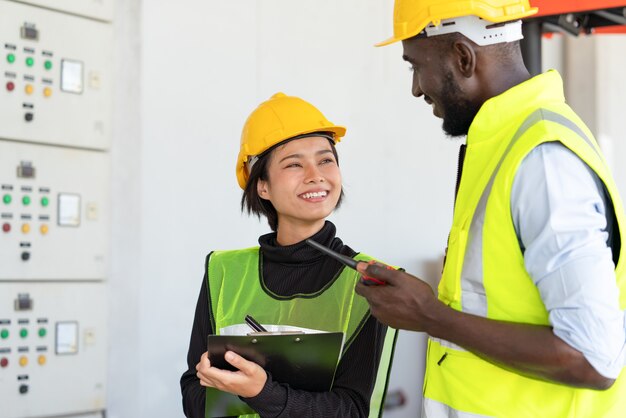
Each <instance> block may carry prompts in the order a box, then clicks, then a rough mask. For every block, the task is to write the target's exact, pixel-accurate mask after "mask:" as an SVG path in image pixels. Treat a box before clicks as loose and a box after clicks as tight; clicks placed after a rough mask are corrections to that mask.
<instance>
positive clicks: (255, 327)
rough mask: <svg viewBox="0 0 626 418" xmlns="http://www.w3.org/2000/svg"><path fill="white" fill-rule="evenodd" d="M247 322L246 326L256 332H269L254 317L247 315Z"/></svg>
mask: <svg viewBox="0 0 626 418" xmlns="http://www.w3.org/2000/svg"><path fill="white" fill-rule="evenodd" d="M245 321H246V324H248V326H249V327H250V328H252V329H253V330H254V331H255V332H267V330H266V329H265V328H263V325H261V324H259V323H258V322H257V321H256V320H255V319H254V318H253V317H251V316H250V315H246V317H245Z"/></svg>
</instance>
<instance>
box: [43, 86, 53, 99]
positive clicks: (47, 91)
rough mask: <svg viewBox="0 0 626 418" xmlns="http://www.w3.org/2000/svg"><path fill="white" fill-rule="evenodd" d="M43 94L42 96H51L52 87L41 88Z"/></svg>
mask: <svg viewBox="0 0 626 418" xmlns="http://www.w3.org/2000/svg"><path fill="white" fill-rule="evenodd" d="M43 95H44V97H50V96H52V89H51V88H50V87H46V88H44V89H43Z"/></svg>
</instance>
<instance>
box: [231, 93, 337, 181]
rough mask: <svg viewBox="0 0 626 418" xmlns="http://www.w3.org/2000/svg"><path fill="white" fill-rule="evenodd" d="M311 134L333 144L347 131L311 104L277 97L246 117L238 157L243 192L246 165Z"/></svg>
mask: <svg viewBox="0 0 626 418" xmlns="http://www.w3.org/2000/svg"><path fill="white" fill-rule="evenodd" d="M313 132H330V133H332V135H333V138H334V141H335V143H337V142H339V141H340V140H341V138H342V137H343V136H344V135H345V134H346V128H345V127H343V126H337V125H334V124H333V123H331V122H330V121H329V120H328V119H326V117H325V116H324V115H323V114H322V112H320V111H319V110H318V109H317V108H316V107H315V106H313V105H312V104H311V103H309V102H306V101H304V100H302V99H301V98H299V97H295V96H287V95H286V94H284V93H276V94H274V95H273V96H272V97H270V99H269V100H267V101H265V102H263V103H261V104H260V105H259V106H258V107H257V108H256V109H255V110H254V111H253V112H252V113H251V114H250V116H248V119H247V120H246V123H245V125H244V127H243V131H242V132H241V147H240V149H239V155H238V156H237V168H236V170H237V182H238V183H239V187H241V188H242V189H245V188H246V183H247V181H248V174H249V173H248V168H247V167H246V164H247V162H248V159H249V158H250V157H255V156H257V155H259V154H262V153H263V152H264V151H267V150H268V149H269V148H271V147H273V146H274V145H276V144H279V143H281V142H283V141H285V140H287V139H289V138H293V137H295V136H298V135H304V134H309V133H313Z"/></svg>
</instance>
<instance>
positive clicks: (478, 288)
mask: <svg viewBox="0 0 626 418" xmlns="http://www.w3.org/2000/svg"><path fill="white" fill-rule="evenodd" d="M560 112H562V113H563V114H561V113H560ZM568 114H572V115H573V112H571V109H569V108H568V107H566V106H565V105H562V106H558V105H555V108H554V110H553V109H552V108H550V109H546V108H544V109H539V110H537V111H535V112H533V113H532V114H531V115H530V116H528V117H527V118H526V119H525V120H524V121H523V123H521V124H520V125H519V127H518V129H517V130H516V131H515V133H513V134H512V135H511V136H509V138H511V139H510V140H508V141H509V143H508V144H503V146H504V147H505V150H504V151H503V152H502V151H500V152H501V154H495V153H496V152H497V151H496V148H494V147H492V148H491V149H489V148H488V149H487V150H488V151H491V152H492V154H490V155H491V156H492V158H498V161H497V162H495V161H494V162H493V163H495V164H494V165H489V166H490V167H494V168H493V169H491V171H490V172H487V173H485V174H486V175H487V176H488V177H487V178H486V180H485V181H486V183H481V184H484V186H483V188H482V190H477V193H479V195H478V196H479V197H476V198H475V200H473V201H474V202H476V203H475V207H474V208H473V209H472V208H471V202H470V205H467V203H468V201H469V200H466V201H464V202H463V203H464V204H466V206H463V205H462V204H460V206H459V207H461V208H463V210H464V211H465V212H463V213H459V214H456V213H455V217H456V216H457V215H458V218H455V223H454V224H453V227H452V231H451V234H450V245H449V250H448V258H447V261H446V264H448V263H458V264H459V265H457V266H452V265H450V266H446V269H444V275H443V278H442V282H441V283H440V293H439V294H440V298H441V299H442V300H443V301H444V302H445V303H447V304H449V305H450V306H451V307H453V308H454V309H457V310H461V311H463V312H468V313H472V314H476V315H480V316H483V317H487V318H491V319H498V320H506V321H512V322H520V323H531V324H540V325H549V320H548V313H547V312H546V310H545V307H544V305H543V302H542V301H541V298H540V295H539V293H538V290H537V289H536V286H534V284H533V283H532V279H531V278H530V277H529V276H528V273H527V272H526V270H525V267H524V264H523V254H522V253H521V249H520V248H519V242H518V239H517V235H516V233H515V229H514V227H513V222H512V219H511V215H510V214H511V212H510V189H511V187H512V184H513V180H514V176H515V173H516V170H517V168H518V167H519V164H520V163H521V161H522V160H523V158H524V157H525V156H526V155H527V154H528V153H529V152H530V151H531V150H532V149H534V148H535V147H536V146H537V145H539V144H541V143H544V142H549V141H555V140H558V141H560V142H562V143H563V144H564V145H565V146H566V147H567V148H569V149H570V150H572V151H573V152H574V153H576V154H577V155H578V156H579V157H580V158H581V159H582V160H583V161H584V162H585V163H586V164H587V165H588V166H589V167H590V168H591V169H592V170H593V171H594V172H595V173H596V174H597V175H598V176H599V178H600V179H601V181H602V182H603V183H604V185H605V187H606V189H607V191H608V192H609V194H610V199H611V202H612V204H613V207H614V209H615V216H616V219H617V224H618V227H619V231H620V236H624V234H623V233H621V231H624V230H625V229H624V219H623V216H624V215H623V207H622V203H621V199H620V198H619V195H618V194H617V188H616V186H615V184H614V182H613V179H612V177H611V175H610V173H609V172H608V168H607V167H606V164H605V162H604V160H603V158H602V156H601V155H600V153H599V148H598V147H597V145H596V144H595V142H594V141H593V140H592V139H591V138H590V137H589V136H588V135H586V134H585V132H584V130H582V129H581V128H580V127H579V126H578V125H577V124H576V123H575V122H574V121H573V120H570V119H568V117H567V116H566V115H568ZM483 151H485V150H484V149H483ZM498 156H499V157H498ZM485 158H489V155H488V156H487V157H485ZM480 161H481V162H482V163H483V164H485V160H484V159H483V160H480ZM490 164H491V163H490ZM474 167H475V168H474V170H478V168H477V167H476V166H474ZM464 174H465V173H464ZM470 178H474V179H475V178H478V177H470ZM469 196H470V197H471V195H469ZM465 228H467V229H465ZM483 251H485V252H486V254H488V257H485V256H484V254H483ZM451 254H452V256H451ZM625 258H626V257H624V246H623V245H622V248H621V251H620V256H619V262H618V265H617V266H616V270H615V274H616V280H617V284H618V287H619V288H620V304H621V305H620V306H621V308H622V309H624V308H626V298H625V297H624V296H625V293H626V281H625V280H624V259H625ZM461 272H462V274H461ZM424 396H425V398H427V400H426V401H425V404H424V411H425V413H426V412H427V413H429V414H430V415H427V416H428V417H431V416H435V417H439V416H443V417H475V416H476V417H485V416H494V417H512V418H522V417H524V418H525V417H542V418H543V417H556V418H573V417H576V418H583V417H584V418H587V417H598V418H600V417H602V418H605V417H616V418H617V417H620V418H623V417H624V416H626V372H624V371H622V374H621V375H620V377H619V378H618V379H617V380H616V382H615V384H614V385H613V386H612V387H611V389H609V390H606V391H593V390H587V389H575V388H572V387H569V386H565V385H560V384H556V383H548V382H544V381H539V380H535V379H531V378H527V377H524V376H521V375H519V374H517V373H513V372H510V371H507V370H505V369H502V368H500V367H498V366H495V365H493V364H491V363H489V362H487V361H485V360H483V359H481V358H479V357H478V356H476V355H474V354H472V353H470V352H468V351H466V350H464V349H462V348H461V347H458V346H455V345H454V344H452V343H449V342H447V341H442V340H436V339H433V338H431V339H430V340H429V344H428V355H427V371H426V378H425V383H424ZM442 405H443V407H441V406H442Z"/></svg>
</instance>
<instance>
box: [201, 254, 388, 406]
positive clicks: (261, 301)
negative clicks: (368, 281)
mask: <svg viewBox="0 0 626 418" xmlns="http://www.w3.org/2000/svg"><path fill="white" fill-rule="evenodd" d="M354 258H355V259H356V260H359V261H369V260H371V258H370V257H368V256H366V255H362V254H359V255H357V256H355V257H354ZM262 270H263V266H262V263H261V259H260V258H259V247H252V248H247V249H243V250H234V251H216V252H213V253H212V254H211V255H210V257H209V260H208V266H207V282H208V283H207V286H208V295H209V306H210V307H211V312H210V320H211V326H212V327H213V330H214V331H215V333H216V334H218V335H219V334H220V331H221V330H223V329H224V328H226V327H230V326H237V325H242V324H245V322H244V321H243V319H244V317H245V315H247V314H249V315H251V316H252V317H254V318H255V319H256V320H257V321H258V322H259V323H261V324H266V325H267V324H272V325H283V326H291V327H297V328H307V329H315V330H319V331H325V332H343V334H344V346H343V352H342V355H343V353H345V352H346V350H347V349H348V347H350V344H352V342H353V341H354V339H355V337H356V336H357V334H358V333H359V331H360V330H361V328H362V327H363V325H364V324H365V322H366V321H367V319H368V318H369V317H370V311H369V305H368V303H367V301H366V300H365V299H364V298H363V297H361V296H359V295H357V294H356V293H355V292H354V286H355V285H356V283H357V281H358V280H359V277H360V275H359V274H358V273H357V272H355V271H354V270H352V269H348V268H344V269H342V270H341V271H340V272H339V274H338V275H337V277H335V279H334V280H331V281H330V282H329V283H328V285H326V287H324V288H323V289H321V290H320V291H318V292H317V293H314V294H298V295H293V296H289V297H284V296H279V295H276V294H274V293H272V292H271V291H270V290H269V289H267V288H266V287H265V285H264V283H263V281H262V280H261V275H260V272H261V271H262ZM396 334H397V332H396V330H395V329H392V328H388V329H387V333H386V336H385V343H384V348H383V353H382V355H381V359H380V362H379V366H378V373H377V378H376V383H375V386H374V390H373V393H372V396H371V399H370V415H369V416H370V417H372V418H373V417H379V416H381V414H382V405H383V401H384V397H385V392H386V389H387V382H388V377H389V372H390V369H391V358H392V354H393V348H394V346H395V340H396ZM212 395H214V392H212V390H211V389H208V390H207V396H206V402H207V407H208V405H210V402H212V401H213V398H212ZM235 412H236V411H235ZM207 413H208V408H207ZM232 415H237V413H233V414H232ZM240 416H245V417H258V415H256V414H250V415H240ZM207 417H208V415H207Z"/></svg>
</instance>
